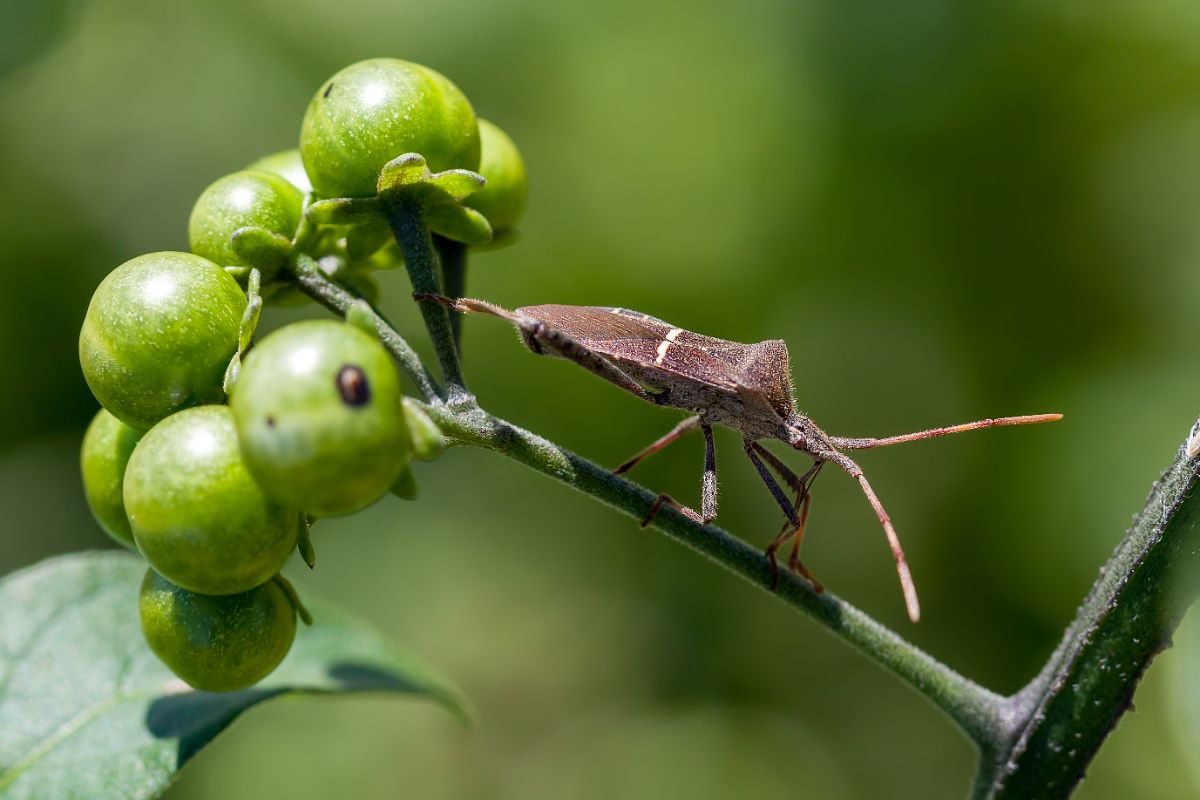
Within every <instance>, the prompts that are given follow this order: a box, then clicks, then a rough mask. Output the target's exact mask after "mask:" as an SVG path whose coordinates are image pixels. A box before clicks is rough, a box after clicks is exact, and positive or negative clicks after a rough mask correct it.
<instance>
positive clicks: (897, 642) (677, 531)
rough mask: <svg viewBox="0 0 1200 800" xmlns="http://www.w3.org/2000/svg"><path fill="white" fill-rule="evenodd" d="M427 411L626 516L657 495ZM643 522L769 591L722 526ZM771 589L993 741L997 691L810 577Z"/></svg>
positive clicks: (467, 439) (515, 430)
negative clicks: (817, 586)
mask: <svg viewBox="0 0 1200 800" xmlns="http://www.w3.org/2000/svg"><path fill="white" fill-rule="evenodd" d="M426 411H427V413H428V414H429V415H430V416H431V417H432V418H433V419H434V421H435V422H437V423H438V426H439V427H440V428H441V429H442V432H443V433H445V434H446V436H448V437H450V438H451V439H452V440H453V441H456V442H458V443H461V444H468V445H473V446H475V447H482V448H485V449H488V450H492V451H494V452H497V453H500V454H501V455H504V456H506V457H508V458H511V459H513V460H515V461H519V462H520V463H522V464H524V465H526V466H528V467H531V468H532V469H534V470H536V471H538V472H540V473H542V474H543V475H548V476H550V477H551V478H554V479H555V480H558V481H560V482H562V483H565V484H567V485H568V486H570V487H572V488H574V489H577V490H579V491H581V492H583V493H584V494H587V495H590V496H592V497H594V498H596V499H597V500H600V501H601V502H603V503H605V504H607V505H609V506H611V507H613V508H615V509H617V510H619V511H621V512H623V513H625V514H626V515H628V516H629V517H632V518H633V519H637V520H641V519H643V518H645V516H646V513H647V512H648V511H649V510H650V507H651V506H652V505H654V501H655V500H656V498H657V495H656V494H654V493H653V492H650V491H648V490H646V489H644V488H642V487H641V486H638V485H637V484H634V483H631V482H630V481H627V480H625V479H624V478H621V477H619V476H617V475H614V474H612V472H611V471H610V470H607V469H605V468H603V467H601V466H599V465H597V464H594V463H592V462H591V461H588V460H587V459H585V458H582V457H580V456H578V455H576V454H574V453H572V452H571V451H569V450H566V449H564V448H562V447H559V446H558V445H556V444H554V443H553V442H550V441H548V440H546V439H543V438H542V437H540V436H538V435H536V434H533V433H530V432H529V431H526V430H524V429H522V428H519V427H517V426H516V425H513V424H511V423H508V422H506V421H504V420H502V419H498V418H496V417H493V416H491V415H490V414H488V413H486V412H484V411H483V410H482V409H478V408H476V409H472V410H468V411H454V410H451V409H449V408H446V407H444V406H442V407H433V406H430V407H428V408H426ZM650 525H651V527H654V528H656V529H658V530H660V531H662V532H663V533H665V534H667V535H668V536H670V537H671V538H672V539H675V540H676V541H678V542H680V543H682V544H685V545H687V546H688V547H690V548H692V549H693V550H696V551H697V552H699V553H702V554H704V555H705V556H708V557H709V558H710V559H712V560H713V561H716V562H717V563H719V564H721V565H722V566H724V567H725V568H726V569H728V570H730V571H731V572H733V573H735V574H736V575H739V576H740V577H742V578H744V579H745V580H747V581H749V582H750V583H752V584H754V585H755V586H758V587H759V588H760V589H763V590H764V591H767V592H770V589H769V587H770V585H771V567H770V564H769V563H768V561H767V559H766V557H765V556H764V555H763V553H762V552H761V551H759V550H758V549H756V548H754V547H752V546H750V545H748V544H746V543H745V542H743V541H741V540H740V539H736V538H734V537H733V536H731V535H730V534H728V533H726V532H725V531H724V530H722V529H720V528H718V527H716V526H714V525H702V524H700V523H698V522H695V521H693V520H691V519H689V518H688V517H686V516H684V515H683V514H681V513H679V512H677V511H675V510H674V509H672V508H670V507H669V506H664V507H663V508H662V509H661V511H660V513H659V514H658V515H657V516H656V517H655V518H654V520H653V521H652V522H651V523H650ZM772 594H773V596H774V597H777V598H778V599H779V600H781V601H782V602H784V603H786V604H788V605H789V606H791V607H792V608H794V609H796V610H798V611H802V612H803V613H805V614H807V615H808V616H810V617H812V618H813V619H815V620H816V621H818V622H819V623H821V624H822V625H824V626H825V627H826V628H828V629H829V630H830V631H832V632H833V633H834V634H835V635H837V636H838V637H840V638H841V639H843V640H845V641H846V642H849V643H850V644H851V645H853V646H854V647H856V648H857V649H859V650H860V651H861V652H863V653H865V654H866V655H867V656H869V657H870V658H872V659H874V660H875V661H877V662H878V663H880V664H882V665H883V666H884V667H886V668H887V669H888V670H890V671H891V672H892V673H894V674H895V675H896V676H898V677H899V678H900V679H901V680H903V681H904V682H906V683H908V684H909V685H910V686H912V687H913V688H915V689H916V690H917V691H918V692H920V693H921V694H923V695H924V696H925V697H927V698H928V699H929V700H931V701H932V702H933V703H934V704H935V705H936V706H937V707H938V708H940V709H942V710H943V711H944V712H946V714H947V715H949V716H950V718H951V719H953V720H954V721H955V722H957V723H958V724H959V726H960V727H961V728H962V729H963V730H964V731H965V732H966V733H967V734H968V735H969V736H970V737H971V738H972V739H974V740H975V741H976V742H988V741H994V740H996V739H997V737H998V736H1000V735H1001V730H1002V728H1003V719H1002V704H1003V700H1002V698H1001V697H999V696H998V695H995V694H993V693H992V692H990V691H988V690H987V689H984V688H983V687H981V686H978V685H976V684H975V683H972V682H971V681H970V680H968V679H966V678H964V677H963V676H961V675H959V674H958V673H957V672H955V671H954V670H952V669H950V668H949V667H947V666H946V665H945V664H942V663H941V662H940V661H938V660H936V659H934V658H933V657H932V656H930V655H928V654H927V653H925V652H923V651H921V650H920V649H919V648H917V647H916V646H915V645H913V644H911V643H910V642H907V641H905V640H904V639H902V638H901V637H900V636H898V635H897V634H895V633H893V632H892V631H891V630H889V629H888V628H886V627H884V626H883V625H881V624H880V623H878V622H876V621H875V620H874V619H872V618H871V617H869V616H867V615H866V614H865V613H863V612H862V611H860V610H859V609H857V608H855V607H854V606H852V605H850V604H849V603H847V602H845V601H843V600H841V599H839V598H837V597H836V596H834V595H832V594H828V593H826V594H817V593H816V592H814V591H813V589H812V587H811V585H810V584H808V583H807V582H806V581H804V580H803V579H801V578H799V577H797V576H795V575H793V574H791V573H786V574H783V575H781V576H780V578H779V582H778V585H777V586H776V589H775V591H774V592H773V593H772Z"/></svg>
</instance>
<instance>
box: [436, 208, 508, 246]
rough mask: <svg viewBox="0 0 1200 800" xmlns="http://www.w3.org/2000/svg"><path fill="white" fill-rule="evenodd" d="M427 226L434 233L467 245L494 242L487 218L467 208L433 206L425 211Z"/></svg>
mask: <svg viewBox="0 0 1200 800" xmlns="http://www.w3.org/2000/svg"><path fill="white" fill-rule="evenodd" d="M425 224H427V225H428V226H429V230H431V231H433V232H434V233H439V234H441V235H442V236H445V237H446V238H447V239H453V240H454V241H456V242H462V243H463V244H467V245H472V246H476V245H482V244H487V243H488V242H490V241H491V240H492V226H491V225H490V224H488V221H487V217H485V216H484V215H483V214H480V213H479V212H478V211H476V210H475V209H473V208H468V207H467V206H460V205H451V204H449V203H443V204H438V205H431V206H430V207H428V208H426V210H425Z"/></svg>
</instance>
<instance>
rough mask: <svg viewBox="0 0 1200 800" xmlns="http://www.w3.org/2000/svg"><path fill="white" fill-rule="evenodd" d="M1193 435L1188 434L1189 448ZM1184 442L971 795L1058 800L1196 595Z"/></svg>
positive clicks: (1198, 508) (1199, 534)
mask: <svg viewBox="0 0 1200 800" xmlns="http://www.w3.org/2000/svg"><path fill="white" fill-rule="evenodd" d="M1198 432H1200V421H1197V423H1196V425H1195V426H1193V428H1192V436H1191V438H1189V440H1188V441H1189V442H1192V441H1194V440H1195V439H1196V437H1197V435H1198ZM1191 449H1192V448H1189V446H1188V445H1187V444H1185V445H1184V446H1183V447H1181V448H1180V450H1179V452H1178V454H1177V455H1176V458H1175V461H1174V463H1173V464H1172V465H1171V466H1170V467H1168V468H1167V470H1166V471H1165V472H1164V473H1163V475H1162V477H1161V478H1160V479H1159V480H1158V482H1157V483H1155V484H1154V487H1153V488H1152V489H1151V491H1150V496H1149V498H1148V499H1147V501H1146V506H1145V508H1144V509H1143V511H1142V512H1141V513H1140V514H1139V515H1138V516H1137V518H1136V519H1135V520H1134V522H1133V525H1132V526H1131V527H1130V529H1129V532H1128V533H1127V534H1126V536H1125V538H1124V539H1123V540H1122V541H1121V544H1120V545H1119V546H1118V547H1117V549H1116V551H1115V552H1114V553H1113V555H1112V557H1111V558H1110V559H1109V560H1108V563H1107V564H1105V566H1104V567H1103V569H1101V571H1100V577H1099V578H1098V579H1097V581H1096V583H1095V584H1094V585H1093V586H1092V589H1091V591H1090V592H1089V593H1088V596H1087V598H1086V599H1085V600H1084V601H1083V604H1082V605H1081V606H1080V608H1079V612H1078V614H1076V616H1075V620H1074V621H1073V622H1072V623H1071V626H1070V627H1069V628H1068V629H1067V632H1066V634H1065V636H1064V637H1063V640H1062V643H1061V644H1059V646H1058V648H1057V649H1056V650H1055V652H1054V654H1053V655H1052V656H1051V657H1050V659H1049V661H1047V662H1046V666H1045V667H1044V668H1043V669H1042V671H1041V672H1040V673H1039V674H1038V676H1037V677H1036V678H1035V679H1034V680H1033V681H1031V682H1030V683H1029V685H1028V686H1026V687H1025V688H1024V689H1022V690H1021V691H1020V692H1018V693H1017V694H1016V695H1014V696H1013V697H1012V698H1009V699H1008V700H1007V701H1006V704H1007V705H1008V707H1009V712H1010V715H1011V716H1012V717H1013V718H1014V720H1016V721H1018V723H1019V724H1018V725H1017V726H1016V727H1015V729H1014V736H1013V738H1012V741H1011V743H1010V745H1009V747H1008V748H1006V749H1005V750H1003V751H1001V752H998V753H997V754H996V758H995V760H994V762H993V763H992V764H990V765H984V769H983V770H982V771H981V774H980V778H979V780H977V782H976V786H975V797H979V798H985V797H986V798H1023V797H1032V796H1037V797H1066V796H1067V795H1069V794H1070V793H1071V791H1072V790H1073V789H1074V788H1075V786H1076V784H1077V783H1078V782H1079V781H1080V779H1082V777H1083V774H1084V770H1085V769H1086V767H1087V765H1088V764H1089V763H1090V762H1091V760H1092V758H1093V757H1094V756H1095V755H1096V751H1097V750H1099V748H1100V745H1101V744H1102V743H1103V741H1104V739H1105V738H1106V737H1107V736H1108V734H1109V733H1110V732H1111V731H1112V729H1113V728H1114V726H1115V725H1116V723H1117V720H1118V719H1120V717H1121V715H1123V714H1124V713H1125V712H1126V711H1128V710H1129V709H1130V707H1131V706H1132V698H1133V692H1134V689H1136V688H1137V683H1138V681H1139V680H1140V678H1141V676H1142V675H1143V674H1144V673H1145V671H1146V669H1147V667H1149V666H1150V662H1151V661H1152V660H1153V659H1154V657H1155V656H1156V655H1158V653H1160V652H1162V651H1163V650H1164V649H1166V648H1167V647H1169V646H1170V644H1171V634H1172V633H1173V632H1174V630H1175V628H1176V627H1177V626H1178V625H1179V621H1180V619H1181V618H1182V616H1183V614H1184V612H1185V611H1186V610H1187V609H1188V607H1189V606H1191V605H1192V603H1193V602H1194V601H1195V600H1196V599H1197V596H1198V595H1200V494H1192V492H1193V490H1194V488H1195V485H1196V481H1197V468H1198V467H1200V459H1198V458H1197V455H1196V454H1195V453H1191V454H1189V453H1190V450H1191Z"/></svg>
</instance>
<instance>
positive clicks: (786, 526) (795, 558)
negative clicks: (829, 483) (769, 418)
mask: <svg viewBox="0 0 1200 800" xmlns="http://www.w3.org/2000/svg"><path fill="white" fill-rule="evenodd" d="M751 447H753V448H754V452H755V453H757V454H758V455H759V456H761V457H762V458H763V460H765V461H766V462H767V463H768V464H770V465H771V466H772V467H773V468H774V469H775V471H776V472H778V473H779V475H780V477H782V478H783V480H784V483H786V484H787V485H788V486H790V487H792V488H793V489H795V490H796V500H795V502H794V503H793V505H794V506H795V507H796V508H798V509H800V525H799V527H796V528H793V527H792V526H791V523H790V522H784V523H783V528H782V529H780V531H779V535H778V536H776V537H775V541H774V542H772V547H773V548H774V549H776V550H777V549H778V548H780V547H782V546H783V544H784V543H785V542H786V541H787V540H788V539H789V538H790V539H791V540H792V552H791V555H790V556H788V568H790V569H791V570H792V571H793V572H798V573H799V574H800V575H802V576H803V577H804V578H805V579H807V580H808V582H809V583H811V584H812V585H813V588H814V589H815V590H816V591H817V594H822V593H824V591H825V587H824V586H822V585H821V582H820V581H819V580H817V578H816V576H815V575H813V574H812V571H811V570H809V568H808V567H806V566H805V565H804V562H802V561H801V560H800V544H801V543H802V542H803V541H804V530H805V527H806V525H807V524H808V510H809V508H810V507H811V506H812V485H813V482H814V481H816V479H817V475H818V474H820V472H821V467H822V466H824V465H825V462H824V461H821V460H819V459H818V460H814V461H813V465H812V466H811V467H809V468H808V469H807V470H805V472H804V474H803V475H797V474H796V473H795V472H793V471H792V470H791V468H790V467H788V465H787V464H784V463H783V462H782V461H780V460H779V458H778V457H777V456H776V455H775V454H774V453H772V452H771V451H770V450H768V449H767V448H765V447H763V446H762V445H761V444H759V443H758V442H753V443H752V444H751Z"/></svg>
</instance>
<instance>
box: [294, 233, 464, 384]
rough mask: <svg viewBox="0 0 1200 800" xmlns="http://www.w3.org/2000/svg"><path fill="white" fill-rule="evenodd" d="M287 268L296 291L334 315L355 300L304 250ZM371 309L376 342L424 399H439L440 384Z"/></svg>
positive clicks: (383, 318) (355, 298) (394, 331)
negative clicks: (396, 363) (390, 355)
mask: <svg viewBox="0 0 1200 800" xmlns="http://www.w3.org/2000/svg"><path fill="white" fill-rule="evenodd" d="M288 269H289V271H290V272H291V273H292V277H293V278H294V279H295V281H296V285H297V286H299V287H300V291H302V292H304V293H305V294H306V295H308V296H309V297H311V298H312V299H313V300H316V301H317V302H318V303H320V304H321V305H322V306H324V307H325V308H327V309H329V310H330V311H333V312H334V313H335V314H339V315H341V316H345V315H346V312H347V311H349V310H350V306H352V305H353V304H354V302H355V301H356V300H358V299H359V298H357V297H355V296H354V295H352V294H350V292H348V291H346V290H345V289H343V288H342V287H341V286H338V285H337V284H336V283H334V282H333V281H332V280H331V279H330V278H329V277H328V276H327V275H325V273H324V272H322V271H321V268H320V267H318V266H317V264H316V262H315V261H313V259H312V258H311V257H310V256H308V255H306V254H304V253H298V254H297V255H296V257H295V258H294V259H292V260H291V263H290V264H289V265H288ZM371 311H372V312H373V315H374V318H375V330H377V331H378V332H379V339H380V341H382V342H383V345H384V346H385V347H386V348H387V349H388V350H389V351H391V353H392V355H393V356H395V358H396V361H398V362H399V363H400V368H401V369H402V370H404V373H405V374H406V375H408V377H409V378H410V379H411V380H412V382H413V383H415V384H416V385H417V389H418V390H419V391H420V392H421V394H422V395H423V396H424V397H425V399H426V400H428V401H429V402H431V403H439V402H441V397H442V390H441V387H440V386H438V384H437V381H435V380H434V379H433V376H432V375H430V374H429V370H427V369H425V365H424V364H423V363H421V358H420V356H418V355H417V353H416V351H415V350H413V349H412V347H411V346H409V344H408V342H406V341H405V340H404V337H403V336H401V335H400V334H399V333H397V332H396V329H395V328H393V327H392V325H391V323H390V322H388V321H387V319H386V318H385V317H384V316H383V315H382V314H381V313H379V311H378V310H377V309H375V308H373V307H372V309H371Z"/></svg>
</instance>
